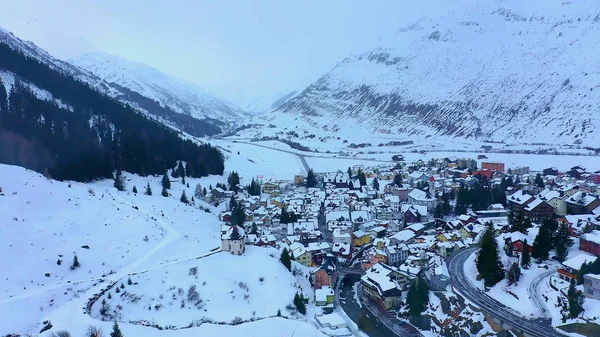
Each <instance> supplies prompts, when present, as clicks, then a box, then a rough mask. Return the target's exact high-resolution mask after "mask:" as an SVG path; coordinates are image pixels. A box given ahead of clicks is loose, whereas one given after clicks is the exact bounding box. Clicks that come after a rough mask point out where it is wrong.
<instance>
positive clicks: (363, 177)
mask: <svg viewBox="0 0 600 337" xmlns="http://www.w3.org/2000/svg"><path fill="white" fill-rule="evenodd" d="M357 176H358V181H359V182H360V186H361V187H362V186H366V185H367V176H366V175H365V173H364V172H363V171H362V170H358V174H357Z"/></svg>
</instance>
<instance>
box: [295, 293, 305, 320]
mask: <svg viewBox="0 0 600 337" xmlns="http://www.w3.org/2000/svg"><path fill="white" fill-rule="evenodd" d="M294 305H295V306H296V309H297V310H298V312H299V313H301V314H303V315H306V303H305V302H304V296H303V295H302V294H298V293H296V295H294Z"/></svg>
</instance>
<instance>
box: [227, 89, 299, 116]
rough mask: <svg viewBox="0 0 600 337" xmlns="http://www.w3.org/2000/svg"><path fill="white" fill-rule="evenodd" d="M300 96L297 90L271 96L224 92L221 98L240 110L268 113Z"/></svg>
mask: <svg viewBox="0 0 600 337" xmlns="http://www.w3.org/2000/svg"><path fill="white" fill-rule="evenodd" d="M297 94H298V91H296V90H290V91H280V92H276V93H274V94H269V95H254V94H251V95H250V94H246V93H244V92H243V91H241V90H240V91H238V92H235V93H233V94H232V93H229V92H225V91H224V92H222V94H221V95H220V96H221V97H226V99H227V101H228V102H231V104H233V105H234V106H237V107H239V108H240V109H242V110H244V111H248V112H253V113H257V112H258V113H260V112H268V111H272V110H275V109H277V108H279V107H280V106H281V105H283V104H284V103H285V102H287V101H288V100H290V99H292V98H293V97H294V96H295V95H297Z"/></svg>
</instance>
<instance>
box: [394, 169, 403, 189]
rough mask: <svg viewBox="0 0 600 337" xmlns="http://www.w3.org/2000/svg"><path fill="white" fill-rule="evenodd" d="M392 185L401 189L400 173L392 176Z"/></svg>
mask: <svg viewBox="0 0 600 337" xmlns="http://www.w3.org/2000/svg"><path fill="white" fill-rule="evenodd" d="M392 184H394V185H396V186H398V187H402V173H400V172H398V173H396V175H395V176H394V180H393V181H392Z"/></svg>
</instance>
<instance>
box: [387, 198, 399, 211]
mask: <svg viewBox="0 0 600 337" xmlns="http://www.w3.org/2000/svg"><path fill="white" fill-rule="evenodd" d="M384 201H385V204H386V205H387V206H388V207H389V208H390V209H391V210H392V212H398V211H399V210H400V198H399V197H398V196H395V195H386V196H385V199H384Z"/></svg>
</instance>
